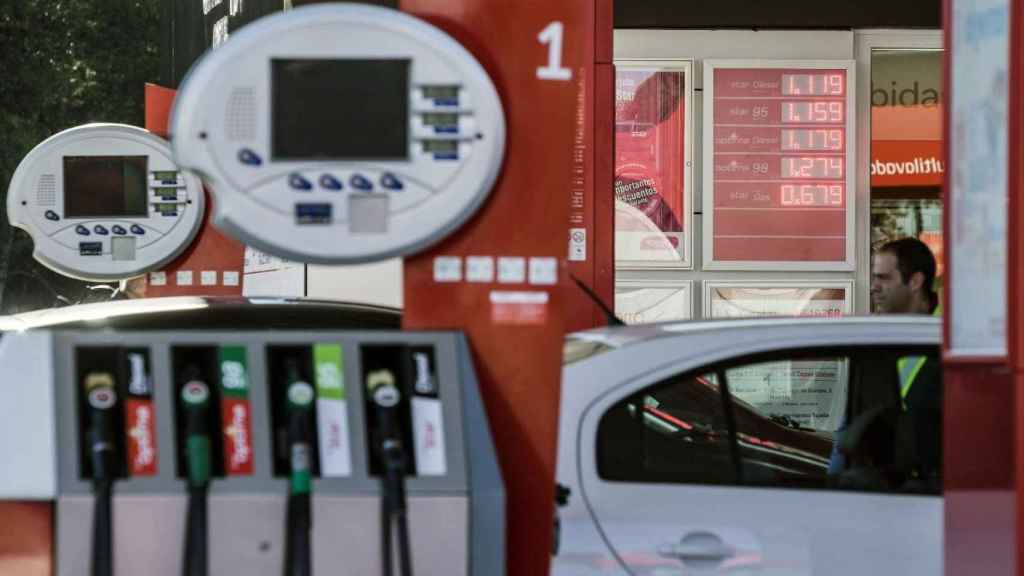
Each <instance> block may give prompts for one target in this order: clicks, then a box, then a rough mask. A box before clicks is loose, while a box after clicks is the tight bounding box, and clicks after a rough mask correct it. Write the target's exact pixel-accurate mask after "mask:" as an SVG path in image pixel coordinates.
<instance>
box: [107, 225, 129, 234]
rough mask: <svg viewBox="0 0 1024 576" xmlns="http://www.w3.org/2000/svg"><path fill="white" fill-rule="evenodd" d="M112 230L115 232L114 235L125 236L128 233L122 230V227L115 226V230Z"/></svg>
mask: <svg viewBox="0 0 1024 576" xmlns="http://www.w3.org/2000/svg"><path fill="white" fill-rule="evenodd" d="M111 230H113V231H114V234H119V235H121V236H124V235H125V234H127V233H128V231H127V230H125V229H124V228H122V227H121V226H114V227H113V228H111Z"/></svg>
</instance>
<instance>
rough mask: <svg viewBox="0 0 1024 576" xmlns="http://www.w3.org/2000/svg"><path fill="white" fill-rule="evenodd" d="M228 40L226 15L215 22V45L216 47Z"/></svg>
mask: <svg viewBox="0 0 1024 576" xmlns="http://www.w3.org/2000/svg"><path fill="white" fill-rule="evenodd" d="M227 40H228V17H227V16H224V17H223V18H221V19H220V20H217V21H216V22H215V23H214V24H213V43H212V45H213V47H214V48H216V47H217V46H220V45H221V44H223V43H225V42H227Z"/></svg>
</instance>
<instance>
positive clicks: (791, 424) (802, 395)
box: [725, 357, 850, 488]
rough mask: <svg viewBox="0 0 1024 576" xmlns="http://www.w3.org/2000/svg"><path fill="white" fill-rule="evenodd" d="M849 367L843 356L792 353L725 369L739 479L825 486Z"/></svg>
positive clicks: (841, 411) (795, 486) (788, 484)
mask: <svg viewBox="0 0 1024 576" xmlns="http://www.w3.org/2000/svg"><path fill="white" fill-rule="evenodd" d="M849 366H850V360H849V358H845V357H843V358H817V357H809V358H800V357H793V358H790V359H786V360H771V361H767V362H753V363H749V364H740V365H737V366H733V367H730V368H726V369H725V379H726V382H727V384H728V388H729V393H730V394H731V400H732V402H731V403H732V407H733V413H734V415H735V422H736V442H737V444H738V446H739V456H740V459H741V462H742V466H741V474H742V476H743V478H742V480H743V482H744V483H746V484H757V485H765V486H774V487H794V488H824V487H825V486H827V484H828V480H829V478H828V470H829V462H830V460H831V455H832V447H833V439H834V434H833V433H834V432H835V431H836V430H837V429H838V428H839V427H840V425H841V424H842V422H843V419H844V414H845V409H846V402H847V390H848V383H849Z"/></svg>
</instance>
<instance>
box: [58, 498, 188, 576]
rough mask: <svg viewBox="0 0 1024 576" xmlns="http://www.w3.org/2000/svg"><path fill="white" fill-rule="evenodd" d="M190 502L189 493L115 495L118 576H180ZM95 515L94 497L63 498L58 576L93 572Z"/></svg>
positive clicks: (60, 511)
mask: <svg viewBox="0 0 1024 576" xmlns="http://www.w3.org/2000/svg"><path fill="white" fill-rule="evenodd" d="M185 504H186V498H185V496H184V495H176V496H157V495H151V496H138V495H131V496H122V495H118V496H115V497H114V499H113V503H112V505H111V509H112V515H113V528H112V530H113V542H114V549H113V552H114V573H115V574H146V575H147V576H180V574H181V550H182V547H183V545H184V544H183V542H184V534H185ZM92 517H93V499H92V497H91V496H79V495H75V496H62V497H60V498H58V500H57V522H56V524H57V528H56V543H57V546H56V564H57V569H56V573H57V575H58V576H65V575H67V576H81V575H82V574H88V573H89V566H90V558H91V554H92ZM155 519H159V521H156V520H155Z"/></svg>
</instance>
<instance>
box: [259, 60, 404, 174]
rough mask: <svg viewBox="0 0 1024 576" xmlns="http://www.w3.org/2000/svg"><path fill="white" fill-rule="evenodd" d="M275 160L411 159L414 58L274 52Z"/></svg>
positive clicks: (272, 93)
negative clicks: (305, 55) (281, 54)
mask: <svg viewBox="0 0 1024 576" xmlns="http://www.w3.org/2000/svg"><path fill="white" fill-rule="evenodd" d="M271 68H272V69H271V76H272V77H271V100H272V102H271V116H272V118H271V125H272V131H273V132H272V136H271V142H272V148H273V150H272V155H273V157H274V159H275V160H355V159H384V160H406V159H408V157H409V135H408V132H409V60H350V59H318V58H304V59H275V60H272V64H271Z"/></svg>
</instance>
